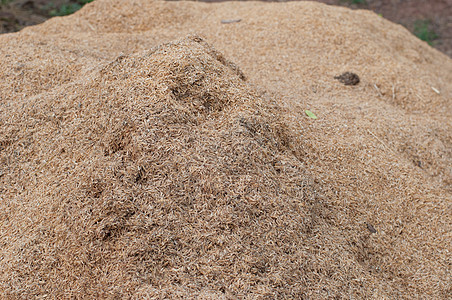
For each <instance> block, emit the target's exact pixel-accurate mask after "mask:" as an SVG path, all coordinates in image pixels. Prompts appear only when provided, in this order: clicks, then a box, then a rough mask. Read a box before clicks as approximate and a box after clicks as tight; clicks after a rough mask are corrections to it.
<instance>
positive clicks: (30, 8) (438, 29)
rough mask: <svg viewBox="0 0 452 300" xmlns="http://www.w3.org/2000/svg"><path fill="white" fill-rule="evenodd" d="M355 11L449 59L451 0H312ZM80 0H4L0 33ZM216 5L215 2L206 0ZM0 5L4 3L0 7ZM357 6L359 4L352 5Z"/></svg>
mask: <svg viewBox="0 0 452 300" xmlns="http://www.w3.org/2000/svg"><path fill="white" fill-rule="evenodd" d="M315 1H318V2H323V3H327V4H331V5H340V6H347V7H350V8H354V9H370V10H373V11H375V12H377V13H379V14H381V15H382V16H383V17H385V18H386V19H388V20H390V21H392V22H395V23H398V24H401V25H403V26H405V27H406V28H408V29H409V30H410V31H411V32H414V31H415V30H416V29H415V27H416V24H419V22H421V24H422V22H424V24H426V25H425V26H426V30H428V31H430V32H433V33H434V36H432V38H431V39H432V41H431V44H432V46H433V47H435V48H437V49H438V50H440V51H442V52H443V53H446V54H447V55H449V56H450V57H452V0H430V1H424V0H367V1H354V0H315ZM82 2H83V1H80V0H78V1H77V0H50V1H49V0H3V1H2V2H0V33H5V32H14V31H18V30H20V29H22V28H23V27H25V26H30V25H35V24H39V23H42V22H44V21H45V20H47V19H48V18H51V17H52V12H53V14H54V13H55V10H56V9H58V8H60V7H62V6H63V5H71V4H77V3H79V4H80V3H82ZM206 2H218V0H206ZM2 3H3V4H2ZM355 3H359V4H355Z"/></svg>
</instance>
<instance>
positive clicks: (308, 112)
mask: <svg viewBox="0 0 452 300" xmlns="http://www.w3.org/2000/svg"><path fill="white" fill-rule="evenodd" d="M304 112H305V113H306V115H307V116H308V117H310V118H311V119H317V116H316V115H315V114H314V113H313V112H312V111H310V110H308V109H307V110H305V111H304Z"/></svg>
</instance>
